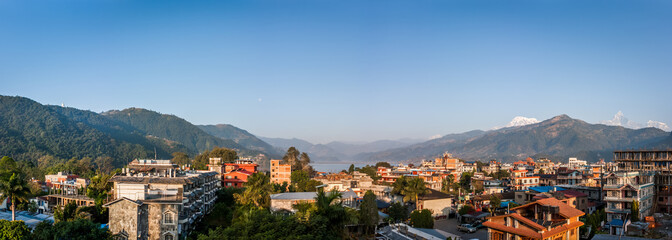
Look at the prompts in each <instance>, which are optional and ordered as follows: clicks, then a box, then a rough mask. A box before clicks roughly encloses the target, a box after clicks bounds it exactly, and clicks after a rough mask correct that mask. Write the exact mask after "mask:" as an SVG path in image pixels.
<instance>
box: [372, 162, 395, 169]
mask: <svg viewBox="0 0 672 240" xmlns="http://www.w3.org/2000/svg"><path fill="white" fill-rule="evenodd" d="M379 167H386V168H391V167H392V165H390V163H388V162H377V163H376V168H379Z"/></svg>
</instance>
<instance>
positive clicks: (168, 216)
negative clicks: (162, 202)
mask: <svg viewBox="0 0 672 240" xmlns="http://www.w3.org/2000/svg"><path fill="white" fill-rule="evenodd" d="M163 223H164V224H175V214H173V213H172V212H165V213H163ZM171 237H172V235H171ZM171 239H172V238H171Z"/></svg>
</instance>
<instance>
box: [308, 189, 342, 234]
mask: <svg viewBox="0 0 672 240" xmlns="http://www.w3.org/2000/svg"><path fill="white" fill-rule="evenodd" d="M341 197H342V195H341V193H339V192H338V191H336V190H334V191H331V192H329V194H327V193H325V192H324V190H323V189H322V188H320V189H318V191H317V196H315V206H316V207H317V210H315V216H314V217H311V219H310V221H311V222H312V223H313V224H324V225H325V226H327V228H328V229H329V232H331V233H333V234H334V235H337V236H342V235H343V229H344V226H345V223H346V222H347V221H348V220H349V219H348V214H347V212H346V210H345V207H343V206H342V205H341V204H338V203H340V200H341Z"/></svg>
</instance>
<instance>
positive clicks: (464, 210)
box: [457, 203, 511, 215]
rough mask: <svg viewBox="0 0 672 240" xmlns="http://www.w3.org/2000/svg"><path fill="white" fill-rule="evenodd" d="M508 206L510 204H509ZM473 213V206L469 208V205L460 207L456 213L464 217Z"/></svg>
mask: <svg viewBox="0 0 672 240" xmlns="http://www.w3.org/2000/svg"><path fill="white" fill-rule="evenodd" d="M509 204H511V203H509ZM473 211H474V206H471V205H469V204H467V205H463V206H462V207H460V209H458V210H457V213H458V214H460V215H464V214H467V213H470V212H473Z"/></svg>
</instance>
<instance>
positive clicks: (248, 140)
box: [196, 124, 282, 158]
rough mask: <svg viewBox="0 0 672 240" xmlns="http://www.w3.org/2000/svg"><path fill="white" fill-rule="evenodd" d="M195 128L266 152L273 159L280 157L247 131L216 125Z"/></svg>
mask: <svg viewBox="0 0 672 240" xmlns="http://www.w3.org/2000/svg"><path fill="white" fill-rule="evenodd" d="M196 126H197V127H198V128H200V129H201V130H203V131H205V132H206V133H208V134H210V135H212V136H215V137H219V138H223V139H231V140H233V141H235V142H236V143H238V144H240V145H242V146H244V147H245V148H248V149H250V150H258V151H262V152H266V153H268V154H270V155H271V157H274V158H280V157H282V152H281V151H278V150H277V149H275V148H273V146H271V145H270V144H268V143H266V142H264V141H262V140H261V139H259V138H257V137H256V136H254V135H252V134H251V133H249V132H248V131H245V130H243V129H240V128H237V127H235V126H233V125H229V124H217V125H196Z"/></svg>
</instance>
